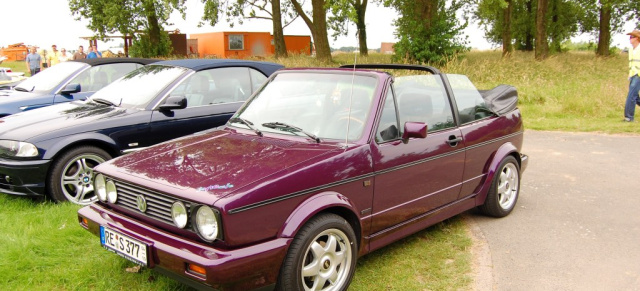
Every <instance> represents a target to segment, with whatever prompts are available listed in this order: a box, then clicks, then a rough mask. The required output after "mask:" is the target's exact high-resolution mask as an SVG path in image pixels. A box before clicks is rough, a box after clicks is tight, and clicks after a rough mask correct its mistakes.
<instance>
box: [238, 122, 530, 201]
mask: <svg viewBox="0 0 640 291" xmlns="http://www.w3.org/2000/svg"><path fill="white" fill-rule="evenodd" d="M520 134H522V131H519V132H516V133H512V134H510V135H507V136H503V137H500V138H496V139H492V140H489V141H486V142H483V143H479V144H477V145H473V146H471V147H467V148H463V149H459V150H455V151H452V152H448V153H445V154H441V155H437V156H433V157H430V158H426V159H422V160H418V161H413V162H410V163H406V164H403V165H399V166H395V167H392V168H388V169H385V170H381V171H374V172H372V173H370V174H365V175H360V176H357V177H354V178H350V179H346V180H340V181H336V182H333V183H329V184H324V185H320V186H316V187H313V188H310V189H306V190H302V191H298V192H293V193H290V194H287V195H284V196H280V197H275V198H271V199H267V200H265V201H262V202H258V203H253V204H249V205H246V206H242V207H238V208H234V209H231V210H229V214H235V213H239V212H243V211H247V210H250V209H254V208H258V207H261V206H265V205H269V204H272V203H276V202H280V201H284V200H287V199H291V198H295V197H298V196H302V195H306V194H309V193H313V192H317V191H321V190H324V189H328V188H331V187H335V186H340V185H344V184H347V183H351V182H353V181H357V180H362V179H366V178H371V177H375V176H377V175H380V174H386V173H389V172H393V171H397V170H401V169H404V168H408V167H412V166H415V165H419V164H422V163H426V162H430V161H433V160H437V159H440V158H444V157H448V156H451V155H455V154H459V153H462V152H464V151H466V150H467V149H474V148H477V147H481V146H484V145H487V144H491V143H494V142H499V141H502V140H505V139H508V138H511V137H514V136H517V135H520Z"/></svg>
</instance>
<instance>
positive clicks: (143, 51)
mask: <svg viewBox="0 0 640 291" xmlns="http://www.w3.org/2000/svg"><path fill="white" fill-rule="evenodd" d="M185 1H186V0H138V1H134V0H69V9H70V10H71V13H72V14H73V15H74V16H75V17H76V20H79V19H82V18H84V19H88V20H89V24H88V25H87V27H88V28H89V29H91V30H93V31H94V32H95V33H96V37H97V38H98V39H102V40H104V39H105V38H106V36H107V34H110V33H115V32H119V33H121V34H123V35H134V34H137V35H136V36H135V39H136V40H135V41H134V46H139V47H138V48H134V47H132V51H133V52H136V53H140V54H139V55H138V56H143V57H154V56H165V55H168V54H169V53H171V46H170V42H166V39H167V38H168V35H166V32H165V31H164V28H163V26H164V25H166V24H168V22H167V21H168V19H169V15H170V14H171V12H173V11H174V10H177V11H179V12H180V14H181V15H182V17H183V18H184V17H185V9H186V8H185V6H184V2H185ZM140 32H142V33H141V34H139V33H140Z"/></svg>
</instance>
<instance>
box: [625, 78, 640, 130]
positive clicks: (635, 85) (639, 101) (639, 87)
mask: <svg viewBox="0 0 640 291" xmlns="http://www.w3.org/2000/svg"><path fill="white" fill-rule="evenodd" d="M638 92H640V77H638V75H635V76H633V77H631V80H629V95H627V103H625V105H624V117H626V118H629V119H630V120H633V116H634V115H635V112H636V105H639V106H640V98H639V97H638Z"/></svg>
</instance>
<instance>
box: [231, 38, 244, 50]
mask: <svg viewBox="0 0 640 291" xmlns="http://www.w3.org/2000/svg"><path fill="white" fill-rule="evenodd" d="M228 36H229V50H232V51H241V50H244V35H243V34H229V35H228ZM238 44H239V45H240V47H238Z"/></svg>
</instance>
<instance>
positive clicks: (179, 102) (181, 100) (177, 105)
mask: <svg viewBox="0 0 640 291" xmlns="http://www.w3.org/2000/svg"><path fill="white" fill-rule="evenodd" d="M158 108H159V109H160V110H161V111H171V110H174V109H185V108H187V98H186V97H184V96H169V97H168V98H167V100H165V102H164V103H163V104H161V105H160V106H159V107H158Z"/></svg>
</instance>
